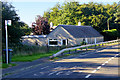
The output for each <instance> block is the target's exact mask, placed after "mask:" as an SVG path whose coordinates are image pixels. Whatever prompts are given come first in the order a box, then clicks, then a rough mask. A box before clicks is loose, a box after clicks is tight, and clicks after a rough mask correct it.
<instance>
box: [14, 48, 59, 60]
mask: <svg viewBox="0 0 120 80" xmlns="http://www.w3.org/2000/svg"><path fill="white" fill-rule="evenodd" d="M57 52H58V50H56V51H50V52H47V53H36V54H31V55H18V56H13V57H12V62H26V61H33V60H37V59H40V58H43V57H49V56H52V55H53V54H55V53H57Z"/></svg>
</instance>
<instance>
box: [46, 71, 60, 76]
mask: <svg viewBox="0 0 120 80" xmlns="http://www.w3.org/2000/svg"><path fill="white" fill-rule="evenodd" d="M56 72H58V71H54V72H52V73H49V74H48V75H52V74H54V73H56Z"/></svg>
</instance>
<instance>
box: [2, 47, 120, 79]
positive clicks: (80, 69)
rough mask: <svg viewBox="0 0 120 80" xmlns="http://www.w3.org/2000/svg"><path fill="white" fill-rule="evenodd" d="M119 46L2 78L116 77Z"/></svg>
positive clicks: (68, 58) (119, 52)
mask: <svg viewBox="0 0 120 80" xmlns="http://www.w3.org/2000/svg"><path fill="white" fill-rule="evenodd" d="M119 48H120V46H118V45H116V46H109V47H106V48H104V49H101V50H98V51H95V52H89V53H88V54H84V55H80V54H78V55H74V56H70V57H67V58H63V59H60V60H57V61H54V62H49V63H46V64H43V65H39V66H36V67H33V68H30V69H27V70H23V71H20V72H18V73H14V74H10V75H7V76H5V77H4V78H79V79H80V78H81V79H83V78H84V79H85V78H106V80H108V79H107V78H118V72H119V71H118V67H120V65H119V64H118V57H119V54H120V51H119Z"/></svg>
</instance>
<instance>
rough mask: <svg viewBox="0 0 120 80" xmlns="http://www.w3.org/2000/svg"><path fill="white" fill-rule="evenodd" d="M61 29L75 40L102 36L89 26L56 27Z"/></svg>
mask: <svg viewBox="0 0 120 80" xmlns="http://www.w3.org/2000/svg"><path fill="white" fill-rule="evenodd" d="M59 26H60V27H63V28H64V29H65V30H67V31H68V32H69V33H70V34H71V35H72V36H73V37H75V38H83V37H101V36H102V35H101V34H100V33H99V32H98V31H97V30H95V29H94V28H93V27H91V26H75V25H58V27H59Z"/></svg>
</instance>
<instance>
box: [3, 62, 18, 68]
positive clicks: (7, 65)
mask: <svg viewBox="0 0 120 80" xmlns="http://www.w3.org/2000/svg"><path fill="white" fill-rule="evenodd" d="M16 65H17V64H12V63H9V64H6V63H2V68H8V67H12V66H16Z"/></svg>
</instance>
